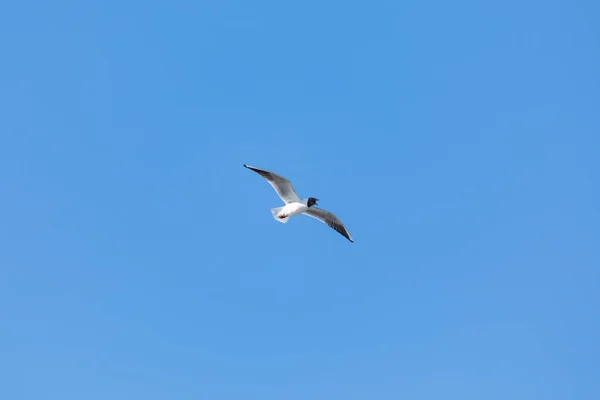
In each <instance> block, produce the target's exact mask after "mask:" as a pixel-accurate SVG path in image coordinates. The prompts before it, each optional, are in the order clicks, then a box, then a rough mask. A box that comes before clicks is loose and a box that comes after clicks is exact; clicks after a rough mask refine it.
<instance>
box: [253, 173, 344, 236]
mask: <svg viewBox="0 0 600 400" xmlns="http://www.w3.org/2000/svg"><path fill="white" fill-rule="evenodd" d="M244 167H246V168H248V169H250V170H252V171H254V172H256V173H257V174H259V175H260V176H262V177H263V178H265V179H266V180H267V182H269V184H270V185H271V186H272V187H273V189H275V191H276V192H277V194H278V195H279V197H280V198H281V200H283V202H284V203H285V206H283V207H277V208H272V209H271V213H272V214H273V218H275V220H277V221H279V222H281V223H284V224H285V223H286V222H288V221H289V220H290V218H291V217H293V216H294V215H298V214H304V215H308V216H309V217H313V218H315V219H317V220H319V221H321V222H323V223H325V224H327V225H329V226H330V227H331V228H333V229H335V230H336V231H338V232H339V233H340V234H341V235H342V236H344V237H345V238H346V239H348V240H349V241H351V242H352V243H354V240H352V236H350V232H348V229H346V227H345V226H344V224H342V221H340V220H339V219H338V217H336V216H335V215H333V214H332V213H331V212H329V211H327V210H323V209H322V208H318V207H315V205H317V201H319V199H316V198H314V197H309V198H308V199H302V198H300V196H298V194H297V193H296V191H295V190H294V187H293V186H292V183H291V182H290V181H289V180H287V179H286V178H284V177H283V176H281V175H277V174H275V173H273V172H269V171H265V170H264V169H260V168H256V167H252V166H250V165H246V164H244Z"/></svg>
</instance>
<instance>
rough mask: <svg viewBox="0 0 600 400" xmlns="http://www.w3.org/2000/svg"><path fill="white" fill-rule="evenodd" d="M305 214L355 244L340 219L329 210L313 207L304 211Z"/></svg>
mask: <svg viewBox="0 0 600 400" xmlns="http://www.w3.org/2000/svg"><path fill="white" fill-rule="evenodd" d="M303 214H305V215H308V216H309V217H313V218H315V219H318V220H319V221H321V222H323V223H325V224H327V225H329V226H330V227H331V228H333V229H335V230H336V231H338V232H339V233H340V234H341V235H342V236H344V237H345V238H346V239H348V240H349V241H351V242H352V243H354V240H352V236H350V232H348V229H346V227H345V226H344V224H342V221H340V220H339V218H338V217H336V216H335V215H333V213H331V212H329V211H327V210H323V209H322V208H317V207H315V206H312V207H309V208H308V210H306V211H304V212H303Z"/></svg>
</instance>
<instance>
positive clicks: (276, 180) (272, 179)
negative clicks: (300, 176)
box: [244, 164, 302, 204]
mask: <svg viewBox="0 0 600 400" xmlns="http://www.w3.org/2000/svg"><path fill="white" fill-rule="evenodd" d="M244 167H246V168H248V169H251V170H252V171H254V172H256V173H257V174H259V175H260V176H262V177H263V178H265V179H266V180H267V182H269V184H270V185H271V186H272V187H273V189H275V191H276V192H277V194H278V195H279V197H280V198H281V200H283V202H284V203H286V204H289V203H294V202H301V201H302V199H301V198H300V196H298V194H297V193H296V191H295V190H294V187H293V186H292V183H291V182H290V181H289V180H288V179H286V178H284V177H283V176H281V175H277V174H275V173H273V172H269V171H265V170H264V169H260V168H256V167H251V166H249V165H246V164H244Z"/></svg>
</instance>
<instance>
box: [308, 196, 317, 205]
mask: <svg viewBox="0 0 600 400" xmlns="http://www.w3.org/2000/svg"><path fill="white" fill-rule="evenodd" d="M317 201H319V199H315V198H314V197H309V198H308V202H307V203H306V205H307V206H308V207H312V206H314V205H316V204H317Z"/></svg>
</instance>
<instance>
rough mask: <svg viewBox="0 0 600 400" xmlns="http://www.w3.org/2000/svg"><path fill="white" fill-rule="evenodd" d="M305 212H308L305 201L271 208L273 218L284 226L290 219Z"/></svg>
mask: <svg viewBox="0 0 600 400" xmlns="http://www.w3.org/2000/svg"><path fill="white" fill-rule="evenodd" d="M306 210H308V206H307V200H303V201H302V202H298V201H294V202H293V203H288V204H286V205H285V206H283V207H277V208H272V209H271V212H272V213H273V218H275V219H276V220H277V221H279V222H282V223H284V224H285V223H286V222H288V221H289V220H290V218H291V217H293V216H294V215H298V214H302V213H303V212H305V211H306Z"/></svg>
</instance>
